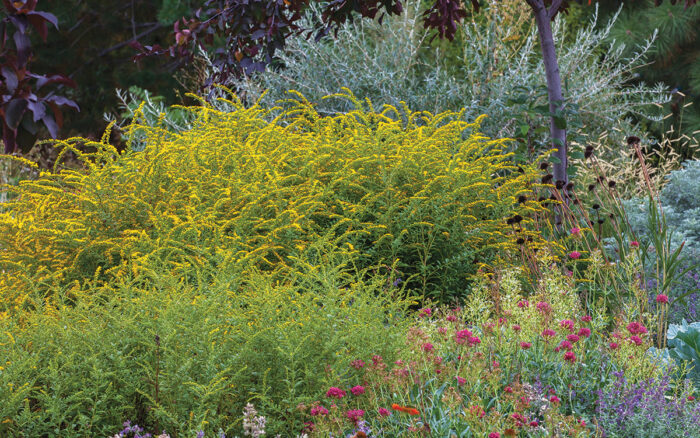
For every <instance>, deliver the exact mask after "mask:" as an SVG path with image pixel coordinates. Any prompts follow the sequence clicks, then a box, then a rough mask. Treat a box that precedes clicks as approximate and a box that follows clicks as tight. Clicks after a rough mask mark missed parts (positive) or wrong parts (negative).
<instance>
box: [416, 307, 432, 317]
mask: <svg viewBox="0 0 700 438" xmlns="http://www.w3.org/2000/svg"><path fill="white" fill-rule="evenodd" d="M432 314H433V310H432V309H431V308H430V307H425V308H423V309H420V312H419V313H418V316H420V317H421V318H423V317H426V316H430V315H432Z"/></svg>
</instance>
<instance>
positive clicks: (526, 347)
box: [520, 341, 532, 350]
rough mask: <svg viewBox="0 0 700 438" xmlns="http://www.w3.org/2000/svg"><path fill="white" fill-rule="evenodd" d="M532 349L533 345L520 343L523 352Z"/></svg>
mask: <svg viewBox="0 0 700 438" xmlns="http://www.w3.org/2000/svg"><path fill="white" fill-rule="evenodd" d="M530 347H532V344H531V343H529V342H524V341H523V342H521V343H520V348H522V349H523V350H527V349H528V348H530Z"/></svg>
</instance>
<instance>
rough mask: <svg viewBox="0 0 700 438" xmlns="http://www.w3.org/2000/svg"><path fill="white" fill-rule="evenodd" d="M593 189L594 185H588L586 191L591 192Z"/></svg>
mask: <svg viewBox="0 0 700 438" xmlns="http://www.w3.org/2000/svg"><path fill="white" fill-rule="evenodd" d="M594 189H595V184H589V185H588V191H589V192H592V191H593V190H594Z"/></svg>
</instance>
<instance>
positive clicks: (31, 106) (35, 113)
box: [27, 100, 46, 122]
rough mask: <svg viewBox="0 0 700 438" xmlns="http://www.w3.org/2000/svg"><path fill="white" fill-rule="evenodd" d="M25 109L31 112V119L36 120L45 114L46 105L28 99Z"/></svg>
mask: <svg viewBox="0 0 700 438" xmlns="http://www.w3.org/2000/svg"><path fill="white" fill-rule="evenodd" d="M27 109H28V110H29V111H31V112H32V120H34V121H35V122H38V121H39V120H41V119H42V118H43V117H44V116H45V115H46V105H44V104H43V103H41V102H36V101H32V100H30V101H29V103H27Z"/></svg>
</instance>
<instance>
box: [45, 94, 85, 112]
mask: <svg viewBox="0 0 700 438" xmlns="http://www.w3.org/2000/svg"><path fill="white" fill-rule="evenodd" d="M46 100H47V101H48V102H53V103H55V104H56V105H66V106H69V107H71V108H73V109H75V110H76V111H80V107H78V104H77V103H75V102H73V101H72V100H70V99H68V98H66V97H63V96H50V97H47V98H46Z"/></svg>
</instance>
